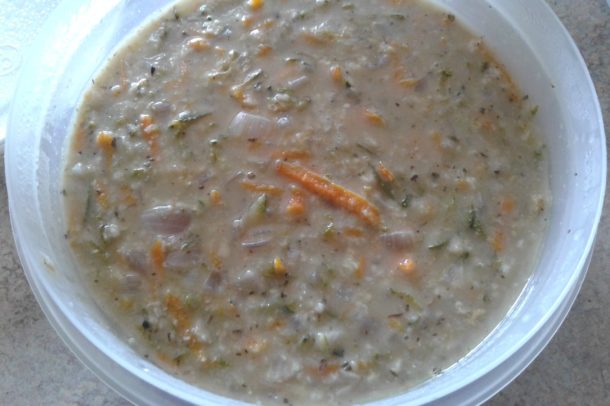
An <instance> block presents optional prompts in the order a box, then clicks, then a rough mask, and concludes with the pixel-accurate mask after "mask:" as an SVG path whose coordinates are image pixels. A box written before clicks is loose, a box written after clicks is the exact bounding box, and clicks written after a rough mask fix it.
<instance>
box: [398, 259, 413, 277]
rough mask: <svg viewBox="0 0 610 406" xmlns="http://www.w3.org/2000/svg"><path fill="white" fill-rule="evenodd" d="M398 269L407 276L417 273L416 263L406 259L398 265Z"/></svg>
mask: <svg viewBox="0 0 610 406" xmlns="http://www.w3.org/2000/svg"><path fill="white" fill-rule="evenodd" d="M398 269H399V270H400V271H401V272H402V273H404V274H405V275H411V274H412V273H413V271H415V261H413V260H412V259H411V258H405V259H403V260H402V261H400V263H399V264H398Z"/></svg>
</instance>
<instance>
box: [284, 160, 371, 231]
mask: <svg viewBox="0 0 610 406" xmlns="http://www.w3.org/2000/svg"><path fill="white" fill-rule="evenodd" d="M275 169H276V171H277V172H278V173H279V174H280V175H282V176H284V177H286V178H288V179H291V180H293V181H295V182H298V183H299V184H300V185H301V186H303V187H304V188H305V189H306V190H308V191H309V192H311V193H314V194H315V195H317V196H319V197H321V198H322V199H324V200H326V201H328V202H329V203H331V204H333V205H335V206H337V207H340V208H342V209H344V210H346V211H348V212H350V213H352V214H354V215H356V216H357V217H358V218H360V219H361V220H362V221H364V222H366V223H367V224H369V225H372V226H378V225H379V224H380V223H381V219H380V217H379V211H378V210H377V208H376V207H375V206H373V205H372V204H371V203H370V202H369V201H368V200H366V199H365V198H364V197H362V196H360V195H358V194H356V193H354V192H352V191H350V190H348V189H345V188H344V187H342V186H339V185H337V184H336V183H333V182H331V181H330V180H328V179H326V178H325V177H323V176H321V175H319V174H317V173H315V172H314V171H312V170H310V169H307V168H305V167H302V166H300V165H296V164H291V163H288V162H283V161H277V162H276V165H275Z"/></svg>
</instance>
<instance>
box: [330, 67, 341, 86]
mask: <svg viewBox="0 0 610 406" xmlns="http://www.w3.org/2000/svg"><path fill="white" fill-rule="evenodd" d="M330 76H331V78H332V79H333V81H334V82H337V83H341V84H343V82H344V81H343V71H342V70H341V68H340V67H339V66H337V65H333V66H331V67H330Z"/></svg>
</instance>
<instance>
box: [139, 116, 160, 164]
mask: <svg viewBox="0 0 610 406" xmlns="http://www.w3.org/2000/svg"><path fill="white" fill-rule="evenodd" d="M140 131H141V132H142V136H143V137H144V139H145V140H146V141H147V142H148V145H149V147H150V154H151V157H152V158H154V159H157V158H158V156H159V140H158V139H157V138H158V136H159V128H158V127H157V125H156V124H155V122H154V120H153V118H152V116H151V115H150V114H141V115H140Z"/></svg>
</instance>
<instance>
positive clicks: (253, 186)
mask: <svg viewBox="0 0 610 406" xmlns="http://www.w3.org/2000/svg"><path fill="white" fill-rule="evenodd" d="M239 185H240V186H241V187H242V188H244V189H246V190H249V191H250V192H257V193H267V194H270V195H273V196H279V195H281V194H282V193H283V190H282V189H281V188H279V187H277V186H273V185H261V184H258V183H254V182H250V181H248V180H244V181H242V182H240V184H239Z"/></svg>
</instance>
